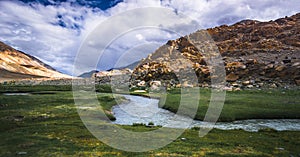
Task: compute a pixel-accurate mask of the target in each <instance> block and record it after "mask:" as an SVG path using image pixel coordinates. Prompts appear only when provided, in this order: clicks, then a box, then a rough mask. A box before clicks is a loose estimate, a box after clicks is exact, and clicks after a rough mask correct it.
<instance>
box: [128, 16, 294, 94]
mask: <svg viewBox="0 0 300 157" xmlns="http://www.w3.org/2000/svg"><path fill="white" fill-rule="evenodd" d="M206 32H208V34H209V35H210V37H211V39H213V41H214V44H213V45H215V46H216V47H217V49H218V50H219V53H220V54H221V55H222V57H223V62H224V68H225V71H226V77H225V79H226V81H227V86H228V87H227V89H228V90H239V89H240V88H254V87H257V88H260V87H270V88H275V87H290V86H295V85H299V84H300V14H296V15H294V16H291V17H285V18H281V19H278V20H275V21H269V22H259V21H254V20H244V21H241V22H238V23H236V24H234V25H231V26H227V25H223V26H220V27H216V28H211V29H207V30H206ZM196 33H199V32H196ZM194 34H195V33H192V34H190V35H187V36H185V37H181V38H179V39H176V40H170V41H168V42H167V43H166V44H165V45H163V46H162V47H160V48H158V49H157V50H156V51H155V52H154V53H152V54H150V55H149V56H148V57H147V58H145V59H143V60H142V61H141V62H140V63H139V64H138V66H137V67H136V68H135V69H134V71H133V74H132V77H131V86H132V87H137V86H141V85H143V86H148V87H150V86H151V82H153V81H160V82H161V85H162V86H166V87H182V86H186V87H192V86H195V85H200V86H203V87H208V86H210V80H211V78H212V77H215V76H211V67H210V66H209V65H208V64H207V59H208V58H207V54H210V55H211V53H212V52H210V51H208V49H209V47H211V45H212V44H211V43H210V44H205V42H206V41H201V42H203V43H204V44H203V46H202V47H201V49H198V48H196V47H195V45H194V44H193V42H192V41H191V40H190V37H191V36H193V35H194ZM199 40H203V39H201V38H199ZM174 51H175V52H176V53H174ZM186 69H193V71H194V73H195V74H196V75H197V79H198V80H197V81H196V82H197V83H199V84H197V83H196V84H195V82H192V81H189V79H187V78H184V77H181V76H178V75H177V74H178V73H180V74H183V75H185V76H186V77H188V76H190V75H193V74H189V73H185V72H186ZM179 77H180V78H179ZM179 80H181V81H179ZM185 80H186V81H185Z"/></svg>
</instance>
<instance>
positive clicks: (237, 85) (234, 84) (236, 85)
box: [232, 82, 240, 87]
mask: <svg viewBox="0 0 300 157" xmlns="http://www.w3.org/2000/svg"><path fill="white" fill-rule="evenodd" d="M232 86H233V87H239V86H240V85H239V84H238V83H236V82H235V83H233V84H232Z"/></svg>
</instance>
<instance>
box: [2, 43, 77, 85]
mask: <svg viewBox="0 0 300 157" xmlns="http://www.w3.org/2000/svg"><path fill="white" fill-rule="evenodd" d="M0 74H1V75H0V80H7V79H25V78H27V79H29V78H71V76H68V75H65V74H62V73H60V72H58V71H56V70H55V69H54V68H52V67H51V66H49V65H47V64H45V63H43V62H42V61H40V60H39V59H37V58H35V57H33V56H31V55H28V54H26V53H24V52H21V51H18V50H15V49H14V48H12V47H10V46H8V45H6V44H4V43H3V42H0Z"/></svg>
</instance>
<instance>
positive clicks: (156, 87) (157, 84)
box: [150, 81, 161, 91]
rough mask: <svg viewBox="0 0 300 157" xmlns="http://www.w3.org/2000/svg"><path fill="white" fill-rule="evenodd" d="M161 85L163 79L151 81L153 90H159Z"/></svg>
mask: <svg viewBox="0 0 300 157" xmlns="http://www.w3.org/2000/svg"><path fill="white" fill-rule="evenodd" d="M160 87H161V81H151V82H150V89H151V90H152V91H155V90H159V89H160Z"/></svg>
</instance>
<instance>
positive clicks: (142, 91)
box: [133, 90, 147, 93]
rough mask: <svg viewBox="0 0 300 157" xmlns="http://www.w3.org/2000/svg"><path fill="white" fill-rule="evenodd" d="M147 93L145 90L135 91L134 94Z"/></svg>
mask: <svg viewBox="0 0 300 157" xmlns="http://www.w3.org/2000/svg"><path fill="white" fill-rule="evenodd" d="M146 92H147V91H145V90H135V91H133V93H146Z"/></svg>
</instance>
